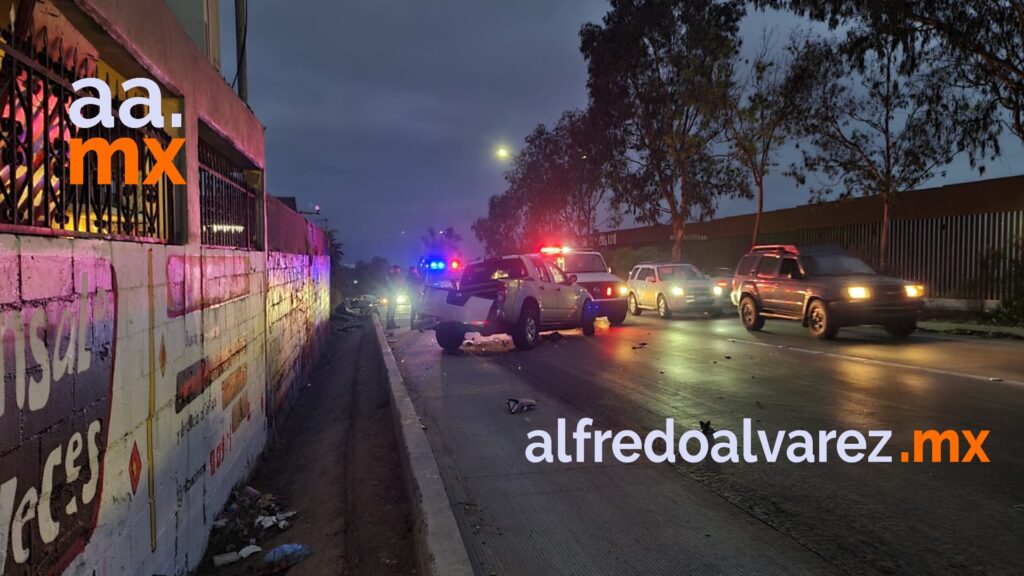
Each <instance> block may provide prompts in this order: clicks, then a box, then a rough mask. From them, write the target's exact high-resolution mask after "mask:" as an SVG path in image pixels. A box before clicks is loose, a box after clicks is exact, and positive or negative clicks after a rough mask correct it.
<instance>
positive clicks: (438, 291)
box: [417, 254, 596, 350]
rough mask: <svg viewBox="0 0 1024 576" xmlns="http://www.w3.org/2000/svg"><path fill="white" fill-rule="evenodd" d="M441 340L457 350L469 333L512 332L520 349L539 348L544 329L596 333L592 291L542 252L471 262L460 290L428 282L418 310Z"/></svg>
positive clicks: (444, 345)
mask: <svg viewBox="0 0 1024 576" xmlns="http://www.w3.org/2000/svg"><path fill="white" fill-rule="evenodd" d="M417 312H418V314H419V318H420V322H421V326H423V327H433V328H434V334H435V337H436V339H437V343H438V344H439V345H440V346H441V347H442V348H444V349H445V350H455V349H458V348H459V347H460V346H461V345H462V342H463V340H464V339H465V337H466V333H468V332H478V333H480V334H482V335H484V336H489V335H491V334H510V335H511V336H512V340H513V342H515V345H516V348H519V349H521V350H529V349H531V348H533V347H534V346H536V344H537V341H538V340H539V338H540V333H541V332H542V331H548V330H568V329H572V328H581V329H582V330H583V333H584V334H586V335H588V336H590V335H593V334H594V318H595V317H596V316H595V313H596V309H595V306H594V305H593V298H592V297H591V295H590V292H589V291H588V290H587V289H586V288H584V287H583V286H581V285H579V284H577V282H576V276H575V275H574V274H565V273H564V272H563V271H562V270H561V269H560V268H559V267H558V266H556V265H555V264H554V263H553V262H548V261H545V260H544V259H543V258H542V257H541V255H540V254H525V255H515V256H505V257H502V258H491V259H487V260H481V261H478V262H473V263H470V264H467V265H466V267H465V269H464V270H463V272H462V277H461V279H460V281H459V284H458V286H457V287H456V288H440V287H436V286H428V287H427V288H426V292H425V293H424V297H423V300H422V302H421V306H420V307H419V308H418V310H417Z"/></svg>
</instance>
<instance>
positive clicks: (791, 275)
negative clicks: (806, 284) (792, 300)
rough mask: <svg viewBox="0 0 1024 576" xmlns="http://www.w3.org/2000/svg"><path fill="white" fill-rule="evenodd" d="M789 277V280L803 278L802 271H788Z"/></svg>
mask: <svg viewBox="0 0 1024 576" xmlns="http://www.w3.org/2000/svg"><path fill="white" fill-rule="evenodd" d="M789 278H790V280H803V279H804V274H803V272H801V271H799V270H794V271H792V272H790V273H789Z"/></svg>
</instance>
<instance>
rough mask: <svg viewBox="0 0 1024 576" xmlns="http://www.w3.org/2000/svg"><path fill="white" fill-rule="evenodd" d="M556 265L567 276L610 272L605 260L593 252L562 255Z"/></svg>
mask: <svg viewBox="0 0 1024 576" xmlns="http://www.w3.org/2000/svg"><path fill="white" fill-rule="evenodd" d="M555 263H556V264H558V267H559V268H561V269H562V271H563V272H565V273H566V274H580V273H587V272H607V271H608V265H607V264H605V262H604V258H602V257H601V255H600V254H596V253H593V252H591V253H586V252H579V253H570V254H562V255H560V256H559V257H558V258H557V259H556V260H555Z"/></svg>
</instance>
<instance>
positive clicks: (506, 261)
mask: <svg viewBox="0 0 1024 576" xmlns="http://www.w3.org/2000/svg"><path fill="white" fill-rule="evenodd" d="M526 275H527V274H526V266H523V261H522V260H520V259H519V258H502V259H500V260H484V261H483V262H476V263H473V264H470V265H468V266H466V269H465V270H463V271H462V285H463V286H471V285H473V284H483V283H485V282H492V281H494V280H503V279H505V278H509V279H513V280H514V279H517V278H526Z"/></svg>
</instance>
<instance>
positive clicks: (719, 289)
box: [711, 286, 722, 296]
mask: <svg viewBox="0 0 1024 576" xmlns="http://www.w3.org/2000/svg"><path fill="white" fill-rule="evenodd" d="M711 291H712V292H714V294H715V296H721V295H722V287H721V286H715V287H713V288H712V289H711Z"/></svg>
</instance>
